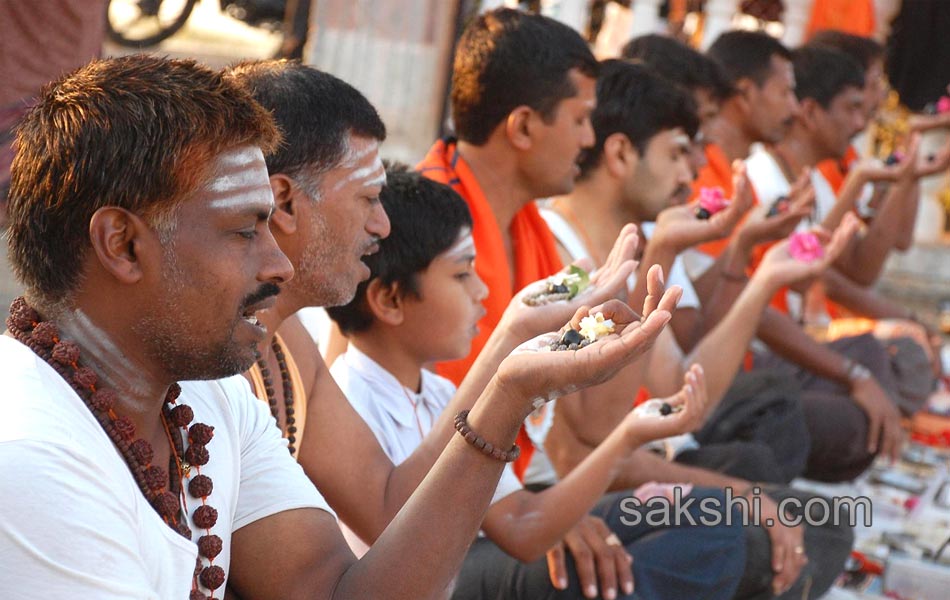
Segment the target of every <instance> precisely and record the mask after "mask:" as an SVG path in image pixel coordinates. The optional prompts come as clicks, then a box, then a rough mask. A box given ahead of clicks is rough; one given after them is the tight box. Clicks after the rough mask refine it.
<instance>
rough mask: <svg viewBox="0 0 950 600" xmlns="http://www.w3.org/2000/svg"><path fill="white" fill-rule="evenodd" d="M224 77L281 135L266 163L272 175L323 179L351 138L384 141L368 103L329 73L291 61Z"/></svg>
mask: <svg viewBox="0 0 950 600" xmlns="http://www.w3.org/2000/svg"><path fill="white" fill-rule="evenodd" d="M225 73H226V76H227V77H228V78H229V79H231V80H233V81H235V82H237V83H238V84H239V85H241V86H242V87H244V88H245V89H247V90H248V91H249V92H250V93H251V95H252V96H254V99H255V100H257V101H258V102H259V103H260V104H261V105H262V106H263V107H264V108H266V109H267V110H269V111H270V112H271V114H272V115H273V117H274V120H275V121H276V123H277V126H278V127H279V128H280V129H281V131H282V132H283V134H284V143H283V144H282V145H281V146H280V148H278V150H277V151H276V152H274V153H272V154H270V155H268V156H267V157H266V161H267V171H268V173H269V174H271V175H276V174H278V173H283V174H286V175H297V174H299V173H300V172H301V171H304V170H305V171H307V172H308V174H310V175H313V176H319V175H321V174H323V173H326V172H327V171H329V170H330V169H333V168H334V167H336V166H337V165H338V164H339V162H340V160H342V158H343V155H344V153H345V152H346V150H347V136H348V135H350V134H355V135H359V136H363V137H368V138H373V139H376V140H379V141H383V140H385V139H386V126H385V125H384V124H383V121H382V119H380V117H379V113H377V112H376V109H375V108H374V107H373V105H372V104H370V102H369V100H367V99H366V97H365V96H364V95H363V94H361V93H360V92H359V90H357V89H356V88H354V87H353V86H352V85H350V84H348V83H346V82H345V81H343V80H342V79H339V78H337V77H334V76H333V75H330V74H329V73H324V72H323V71H319V70H317V69H314V68H313V67H308V66H306V65H303V64H300V62H299V61H291V60H259V61H246V62H242V63H238V64H236V65H234V66H232V67H229V68H228V69H227V70H226V72H225Z"/></svg>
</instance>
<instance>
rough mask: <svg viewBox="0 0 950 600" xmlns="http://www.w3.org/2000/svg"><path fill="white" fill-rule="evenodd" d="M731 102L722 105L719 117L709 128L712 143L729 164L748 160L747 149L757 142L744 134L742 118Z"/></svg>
mask: <svg viewBox="0 0 950 600" xmlns="http://www.w3.org/2000/svg"><path fill="white" fill-rule="evenodd" d="M732 102H734V101H729V100H727V101H726V102H724V103H723V105H722V109H721V110H720V112H719V116H718V117H716V120H715V121H713V122H712V124H711V126H710V137H711V138H712V141H713V142H715V143H716V144H717V145H718V146H719V147H720V148H722V151H723V154H725V155H726V158H727V159H729V162H730V163H732V161H734V160H745V159H746V158H748V156H749V149H750V148H751V147H752V144H753V143H755V142H756V141H758V140H754V139H752V138H751V137H749V135H748V134H747V133H746V128H745V127H743V123H744V117H743V116H742V115H741V114H740V112H739V107H738V106H736V105H735V104H733V103H732Z"/></svg>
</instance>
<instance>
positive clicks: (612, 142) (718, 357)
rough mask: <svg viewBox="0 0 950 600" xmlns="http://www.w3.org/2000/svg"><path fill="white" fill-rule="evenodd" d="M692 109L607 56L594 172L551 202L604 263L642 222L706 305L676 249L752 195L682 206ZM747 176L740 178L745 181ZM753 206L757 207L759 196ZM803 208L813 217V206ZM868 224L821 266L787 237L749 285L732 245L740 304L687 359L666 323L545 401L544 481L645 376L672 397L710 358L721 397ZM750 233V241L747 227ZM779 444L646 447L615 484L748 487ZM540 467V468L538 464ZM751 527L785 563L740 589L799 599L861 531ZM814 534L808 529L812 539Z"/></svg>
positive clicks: (769, 468) (770, 498)
mask: <svg viewBox="0 0 950 600" xmlns="http://www.w3.org/2000/svg"><path fill="white" fill-rule="evenodd" d="M692 110H693V104H692V102H691V101H690V99H689V96H688V95H686V93H685V92H684V91H682V90H681V89H679V88H677V87H676V86H674V85H673V84H672V83H670V82H668V81H666V80H664V79H663V78H661V77H660V76H658V75H656V74H654V73H652V72H651V71H650V70H649V69H648V68H646V67H644V66H642V65H634V64H627V63H623V62H621V61H606V62H605V63H603V64H602V66H601V74H600V77H599V79H598V83H597V108H596V109H595V110H594V114H593V116H592V121H593V123H594V130H595V134H596V140H597V141H596V142H595V144H594V147H593V148H592V149H590V150H589V151H588V152H587V153H585V155H584V157H583V160H582V161H581V169H582V173H581V176H580V178H579V179H578V181H577V183H576V185H575V188H574V191H573V192H572V193H571V194H568V195H566V196H563V197H560V198H557V199H555V200H554V201H553V202H552V206H553V209H552V210H551V211H550V212H547V211H543V214H544V216H545V217H546V218H547V219H548V222H549V223H551V224H552V230H553V231H554V233H555V235H556V237H557V238H558V240H559V241H560V242H562V245H561V248H562V252H563V254H564V258H565V260H574V259H577V258H581V257H582V256H588V255H589V256H593V257H595V261H596V257H597V256H598V254H599V253H600V252H601V248H602V247H603V245H604V242H605V240H606V239H608V238H609V236H611V235H614V233H615V230H616V228H617V227H618V224H619V223H623V222H627V221H633V222H635V223H639V224H640V227H641V229H642V230H643V231H644V232H646V233H648V236H647V237H648V238H649V239H648V240H647V242H646V249H645V251H644V262H646V263H650V262H651V261H656V262H657V263H658V264H660V265H661V266H663V267H666V271H668V272H669V273H670V278H671V283H674V282H673V281H672V278H673V277H674V274H677V273H680V274H679V275H677V277H678V279H679V280H680V281H682V282H683V285H684V287H686V288H687V292H686V293H684V298H687V299H688V302H687V304H688V305H690V304H691V305H692V306H693V307H694V308H695V307H696V306H697V305H698V302H699V300H698V298H697V296H696V293H695V292H694V291H692V286H691V285H690V283H689V281H688V279H686V277H685V274H682V271H681V270H680V269H678V268H677V267H676V263H675V261H676V257H677V256H678V254H679V253H680V252H682V251H683V250H684V249H685V248H687V247H689V246H691V245H693V244H697V243H700V242H702V241H705V240H708V239H713V238H715V237H718V236H722V235H723V234H724V232H728V230H729V227H725V228H723V223H722V221H724V220H727V219H731V222H732V223H734V222H735V220H736V219H737V218H738V217H739V216H741V212H742V211H741V210H739V211H738V213H739V214H733V215H728V213H729V211H736V210H737V206H736V205H739V204H741V203H742V202H743V200H742V197H741V192H739V193H740V196H739V197H738V198H737V199H736V200H735V203H734V205H733V206H730V207H729V208H728V209H726V210H723V211H721V212H719V213H716V214H715V215H713V216H712V217H711V218H710V219H709V220H701V219H698V218H697V217H696V213H695V208H694V207H690V206H672V207H670V205H671V204H672V203H673V202H674V198H677V197H681V195H680V194H678V193H677V189H678V188H680V187H682V186H686V185H688V184H689V181H690V173H689V169H688V166H687V158H686V157H687V152H686V146H687V144H688V135H689V133H692V132H693V131H695V128H696V123H697V118H696V115H695V114H694V113H693V112H692ZM740 182H741V177H740ZM745 185H746V184H745V183H740V184H739V187H740V188H742V187H743V186H745ZM745 204H746V206H748V199H746V201H745ZM572 215H584V219H583V221H582V220H581V219H577V218H571V216H572ZM798 218H801V214H799V216H798ZM856 225H857V223H856V222H855V220H854V219H853V218H849V220H848V223H847V225H845V226H843V227H842V228H841V230H840V231H839V232H837V233H836V234H835V240H834V242H832V244H831V246H829V248H828V250H829V251H828V254H826V255H825V256H824V258H823V259H822V260H821V261H817V262H813V263H810V264H805V263H801V262H798V261H796V260H792V259H790V258H789V257H788V253H787V250H786V249H785V244H787V242H785V243H782V244H780V245H778V246H777V247H775V248H773V249H772V250H771V251H770V252H769V253H768V254H766V258H765V259H764V260H763V263H762V266H761V267H760V269H759V270H758V271H757V272H756V274H755V275H754V276H753V278H752V280H751V281H749V282H748V285H744V286H743V285H740V284H745V283H746V281H745V277H744V275H742V274H743V273H744V266H745V262H746V261H747V260H748V251H747V249H746V251H735V252H733V251H732V248H730V250H729V251H727V253H726V254H727V257H728V260H729V261H731V262H730V264H728V265H727V267H728V268H729V269H731V271H730V273H729V274H730V275H733V274H734V273H739V275H733V277H732V278H731V279H725V278H724V281H723V284H724V285H725V286H726V287H728V288H731V289H726V290H723V293H724V294H725V293H729V294H731V295H732V299H731V300H730V301H729V302H727V303H724V304H725V305H728V306H729V310H728V311H725V312H724V314H722V315H712V317H711V318H713V319H714V321H715V323H716V324H715V326H714V327H713V328H712V330H711V331H710V332H709V333H708V334H706V335H705V336H703V337H702V338H701V339H700V341H699V343H698V344H697V345H696V348H695V349H694V350H693V351H692V352H691V353H689V355H688V356H687V357H684V352H683V350H681V348H680V346H679V345H678V344H677V342H676V339H675V338H674V337H673V336H672V334H671V333H670V332H664V333H663V334H661V335H660V337H659V339H658V340H657V344H656V345H655V346H654V347H653V348H652V349H651V350H650V352H649V353H648V355H647V356H645V357H644V360H643V361H641V363H642V364H641V363H635V364H634V365H631V367H628V368H627V369H625V370H624V371H622V372H621V373H620V374H618V376H617V377H615V379H614V380H612V381H610V382H607V383H605V384H603V385H600V386H597V387H596V388H592V389H591V390H590V391H591V393H590V394H589V395H588V396H585V397H584V398H583V399H580V401H577V402H569V403H565V402H563V401H562V400H558V401H557V402H556V403H551V404H548V405H547V406H546V407H545V410H547V411H549V412H550V411H554V413H555V414H554V419H553V423H551V424H550V425H549V431H550V433H549V434H548V435H547V437H546V438H544V437H542V436H539V437H540V439H538V440H537V441H539V442H543V443H545V449H546V450H548V453H547V456H548V457H549V458H550V460H551V462H552V463H553V467H554V470H556V474H553V473H551V472H550V469H544V468H543V467H544V464H543V462H541V463H540V464H539V465H538V466H539V468H538V470H537V471H536V472H535V476H536V477H539V482H541V483H552V482H553V481H556V480H557V476H558V475H560V476H561V477H565V476H569V473H572V472H573V470H574V469H575V468H577V465H579V464H580V461H581V460H582V459H583V458H584V457H586V456H587V455H588V454H589V453H590V452H591V451H592V450H593V448H596V447H597V445H598V444H599V443H600V442H601V440H603V439H604V437H605V435H606V434H607V432H609V431H610V428H611V427H612V424H613V423H617V422H618V421H619V420H620V419H621V418H622V416H623V415H624V414H625V413H626V412H627V411H628V410H629V406H630V403H631V402H632V400H633V390H636V389H637V388H638V387H640V386H645V387H646V388H647V389H649V390H650V392H651V393H653V394H657V395H660V396H663V395H666V394H667V390H668V389H669V388H670V386H671V384H672V382H673V381H675V380H676V378H677V377H680V376H681V375H680V373H681V372H682V370H683V369H684V368H685V367H686V365H687V364H690V363H691V362H696V363H698V364H700V365H702V366H703V369H704V372H705V374H706V381H707V391H708V393H709V395H710V404H711V405H715V404H716V403H717V402H718V401H719V400H720V399H721V398H722V396H723V394H724V393H725V391H726V389H727V388H728V387H729V386H730V385H731V384H732V381H733V378H734V376H735V374H736V371H737V370H738V368H739V366H740V364H741V361H742V359H743V357H744V355H745V352H746V348H747V346H748V344H749V341H750V340H751V338H752V336H753V334H754V332H755V331H756V327H757V325H758V321H759V318H760V317H761V315H762V313H763V311H764V309H765V307H766V305H767V303H768V301H769V299H770V298H771V296H772V294H773V293H774V292H775V290H776V289H778V288H779V287H781V286H783V285H786V284H789V283H791V282H793V281H796V280H799V279H807V278H808V277H813V276H815V275H816V274H817V273H820V272H821V271H822V270H823V269H824V268H826V267H827V266H828V264H830V261H831V260H832V259H833V258H834V256H836V254H837V253H838V252H840V250H841V248H842V247H843V245H844V243H845V242H846V241H847V239H848V237H849V236H850V235H851V234H853V232H854V229H855V227H856ZM786 226H787V223H783V222H781V221H780V223H779V226H778V227H779V229H781V228H782V227H786ZM739 237H740V239H744V237H745V236H744V235H743V236H739ZM651 276H655V273H643V272H641V273H639V274H638V278H637V287H638V288H639V287H640V286H641V285H642V284H643V283H644V281H646V282H647V283H649V278H650V277H651ZM736 288H738V290H737V289H736ZM588 398H589V399H588ZM792 400H794V398H793V399H792ZM803 433H804V432H803ZM790 442H791V443H792V444H795V445H796V446H801V445H807V442H808V440H807V437H806V439H801V440H799V439H793V440H790ZM771 443H772V442H771V441H770V440H767V439H762V440H760V441H758V442H755V443H748V444H741V443H734V444H733V445H732V446H727V445H723V451H722V452H721V456H717V455H715V454H711V453H710V452H709V449H706V452H705V455H704V452H703V450H704V449H703V448H700V449H699V451H687V452H684V453H682V454H681V455H679V456H678V457H677V460H678V461H680V462H683V463H687V464H692V465H696V466H705V467H710V468H716V469H717V470H718V471H721V472H723V473H725V474H720V473H716V472H713V471H710V470H706V469H698V468H695V466H690V467H687V466H684V465H682V464H678V463H668V462H666V461H663V460H660V459H657V458H656V457H654V456H652V455H649V454H647V453H644V452H638V453H635V454H634V456H633V458H632V459H631V461H630V465H628V468H627V469H625V470H624V471H623V475H622V476H621V477H620V478H618V480H617V481H616V482H615V487H619V486H626V487H629V486H633V485H639V484H641V483H643V482H645V481H649V480H651V479H655V480H657V481H679V480H684V481H689V482H691V483H695V484H698V485H717V486H731V487H733V489H748V486H749V483H748V480H746V481H743V480H742V477H746V478H753V479H752V480H753V481H755V480H756V478H759V477H770V478H771V477H776V476H777V475H778V476H781V473H779V472H780V471H781V468H780V465H784V463H785V462H786V461H784V460H782V459H781V457H779V456H778V455H777V454H776V453H775V452H774V450H775V449H776V448H773V447H771V446H770V444H771ZM734 446H738V449H736V450H735V451H734V452H726V451H727V450H730V449H732V447H734ZM536 453H537V449H536ZM710 454H711V455H710ZM750 455H754V456H750ZM542 456H543V455H542ZM776 458H778V459H779V460H776ZM753 469H755V470H754V471H753ZM531 473H532V469H529V474H531ZM791 476H794V473H792V475H791ZM771 480H772V481H776V479H771ZM779 481H783V479H779ZM791 494H794V493H793V492H791V491H789V490H784V489H776V490H773V491H770V493H769V495H766V496H763V497H762V498H761V500H762V501H763V510H767V511H772V510H777V504H776V502H777V501H778V500H780V499H781V498H782V497H785V496H788V495H791ZM803 529H804V531H803ZM747 534H748V539H749V542H748V543H749V545H750V547H755V548H756V549H757V551H756V552H753V553H751V554H750V557H756V560H758V559H759V558H761V557H762V556H763V552H762V551H761V550H758V549H759V548H765V547H768V546H769V545H771V550H772V553H773V562H772V564H771V565H769V564H767V563H765V564H763V563H756V562H755V561H753V562H752V563H751V564H750V566H749V568H747V570H746V576H747V578H749V580H748V581H747V582H746V581H744V585H743V586H742V588H740V595H741V597H756V596H757V595H758V594H767V593H770V592H774V593H775V594H788V597H789V598H793V597H797V596H801V594H802V592H803V590H805V589H806V588H811V589H812V590H815V591H817V592H819V593H820V592H821V591H823V590H825V589H827V588H828V586H830V585H831V583H832V582H833V581H834V578H835V577H836V576H837V574H838V573H839V572H840V569H841V566H842V564H843V561H844V559H845V557H846V556H847V553H848V551H850V539H851V534H850V531H849V530H847V528H838V527H823V528H817V527H808V528H787V527H784V526H777V527H773V528H754V527H753V528H749V530H748V532H747ZM802 536H804V539H805V545H804V547H802V542H801V540H802ZM818 540H821V541H820V542H819V541H818ZM787 545H791V546H792V548H788V546H787ZM794 549H797V550H798V551H801V550H807V552H808V554H809V562H808V564H807V565H804V569H802V567H803V565H802V564H801V563H798V562H795V561H793V562H791V563H790V564H783V561H782V558H781V557H785V558H787V557H790V556H793V552H794ZM763 562H764V561H763ZM773 569H774V577H773ZM800 569H801V573H802V575H801V576H799V571H800ZM746 583H748V585H745V584H746ZM770 583H771V588H769V584H770ZM793 585H794V587H791V586H793ZM789 588H791V591H789Z"/></svg>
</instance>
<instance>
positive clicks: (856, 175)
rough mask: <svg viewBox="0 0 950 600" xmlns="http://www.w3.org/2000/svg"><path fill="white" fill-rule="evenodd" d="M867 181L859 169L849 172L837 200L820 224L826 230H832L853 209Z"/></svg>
mask: <svg viewBox="0 0 950 600" xmlns="http://www.w3.org/2000/svg"><path fill="white" fill-rule="evenodd" d="M867 183H868V178H867V177H866V175H865V174H864V173H862V172H861V170H860V169H854V170H852V171H851V172H849V173H848V175H847V177H845V180H844V183H843V184H842V186H841V190H840V191H839V192H838V198H837V200H836V201H835V203H834V205H833V206H832V207H831V210H829V211H828V214H827V215H825V218H824V219H823V220H822V222H821V226H822V227H824V228H825V229H827V230H828V231H834V230H835V229H836V228H837V227H838V225H840V224H841V219H843V218H844V216H845V215H846V214H848V212H850V211H853V210H854V209H855V207H856V206H857V203H858V199H859V198H860V197H861V194H862V193H863V191H864V186H865V185H866V184H867Z"/></svg>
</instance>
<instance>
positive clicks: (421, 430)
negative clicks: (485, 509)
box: [330, 344, 522, 504]
mask: <svg viewBox="0 0 950 600" xmlns="http://www.w3.org/2000/svg"><path fill="white" fill-rule="evenodd" d="M330 374H331V375H333V379H334V380H336V383H337V385H339V386H340V389H341V390H343V393H344V394H345V395H346V398H347V399H348V400H349V401H350V404H352V405H353V408H354V410H356V412H358V413H359V415H360V416H361V417H363V420H364V421H366V424H367V425H369V428H370V429H371V430H372V431H373V434H374V435H375V436H376V439H377V440H379V444H380V446H382V447H383V450H384V451H385V452H386V455H387V456H389V458H390V460H392V461H393V464H396V465H398V464H400V463H402V462H403V461H404V460H406V459H407V458H409V456H410V455H411V454H412V453H413V452H414V451H415V450H416V448H418V447H419V445H420V444H421V443H422V439H423V438H424V437H425V436H426V435H428V434H429V432H430V431H432V426H433V425H434V424H435V421H436V419H438V418H439V415H441V414H442V412H443V411H444V410H445V407H446V406H448V404H449V401H450V400H451V399H452V396H453V395H454V394H455V385H454V384H453V383H452V382H451V381H449V380H448V379H446V378H444V377H441V376H439V375H436V374H435V373H432V372H431V371H427V370H425V369H423V370H422V386H421V388H422V391H421V392H420V393H418V394H416V393H415V392H413V391H412V390H409V389H407V388H406V387H405V386H403V385H402V384H401V383H400V382H399V380H398V379H396V377H395V376H393V375H392V373H390V372H389V371H387V370H386V369H384V368H383V367H382V366H380V365H379V363H377V362H376V361H374V360H373V359H371V358H370V357H368V356H366V354H364V353H362V352H360V351H359V350H358V349H357V348H355V347H354V346H353V345H352V344H350V345H349V346H347V349H346V353H344V354H343V355H341V356H340V357H339V358H337V359H336V360H335V361H334V362H333V367H332V368H331V369H330ZM520 489H522V487H521V482H520V481H518V477H517V476H516V475H515V473H514V471H513V470H512V469H511V465H510V464H509V465H505V469H504V471H502V473H501V480H500V481H499V482H498V487H497V488H495V495H494V496H492V499H491V504H494V503H496V502H498V501H499V500H501V499H502V498H504V497H506V496H508V495H509V494H511V493H513V492H517V491H518V490H520Z"/></svg>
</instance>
